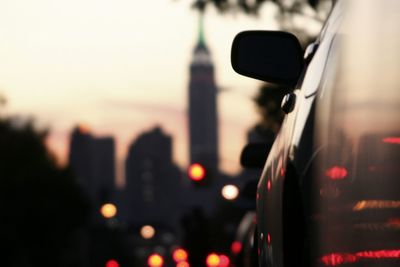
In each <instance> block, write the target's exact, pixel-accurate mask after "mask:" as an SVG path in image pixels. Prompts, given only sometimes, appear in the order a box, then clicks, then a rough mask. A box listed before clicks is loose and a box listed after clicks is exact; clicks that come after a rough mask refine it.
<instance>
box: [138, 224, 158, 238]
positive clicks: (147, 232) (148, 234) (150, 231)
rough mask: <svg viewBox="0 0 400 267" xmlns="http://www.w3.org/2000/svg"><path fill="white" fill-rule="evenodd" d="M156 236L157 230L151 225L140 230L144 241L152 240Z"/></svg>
mask: <svg viewBox="0 0 400 267" xmlns="http://www.w3.org/2000/svg"><path fill="white" fill-rule="evenodd" d="M155 234H156V230H155V229H154V227H153V226H151V225H145V226H143V227H142V228H141V229H140V235H141V236H142V237H143V238H144V239H151V238H153V237H154V235H155Z"/></svg>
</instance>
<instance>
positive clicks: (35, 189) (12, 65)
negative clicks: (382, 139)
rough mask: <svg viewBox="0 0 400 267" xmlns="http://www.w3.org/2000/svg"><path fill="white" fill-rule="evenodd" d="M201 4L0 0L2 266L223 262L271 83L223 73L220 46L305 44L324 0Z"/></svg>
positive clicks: (266, 117) (251, 189) (265, 128)
mask: <svg viewBox="0 0 400 267" xmlns="http://www.w3.org/2000/svg"><path fill="white" fill-rule="evenodd" d="M209 2H210V3H211V2H214V5H212V4H210V5H206V4H207V3H208V2H207V1H197V2H195V3H193V2H191V1H184V0H181V1H172V0H158V1H138V0H118V1H105V0H97V1H94V0H80V1H77V0H70V1H61V0H59V1H50V0H38V1H29V0H13V1H11V0H6V1H2V2H1V3H0V36H1V37H0V96H1V101H0V158H1V160H0V183H1V185H0V207H1V217H0V218H1V222H0V240H1V250H2V251H3V252H2V254H3V255H5V258H3V259H2V264H1V265H2V266H22V267H25V266H27V267H28V266H106V267H118V266H150V267H161V266H179V267H188V266H207V265H208V266H210V267H213V266H215V267H217V266H221V267H228V266H233V265H234V263H233V262H232V257H233V256H232V255H234V254H235V253H236V254H238V253H239V252H240V250H241V248H242V245H243V244H241V243H240V241H237V240H236V239H235V238H236V236H237V229H238V226H239V223H240V222H241V220H242V218H243V217H244V216H245V217H246V214H249V212H251V211H253V210H254V208H255V186H256V184H257V178H258V175H259V171H260V170H244V169H242V168H241V167H240V164H239V156H240V152H241V150H242V148H243V147H244V146H245V145H246V144H247V143H257V142H270V141H271V140H273V138H274V136H275V134H276V133H277V131H278V130H279V125H280V122H281V120H282V114H281V111H280V99H281V97H282V96H283V94H284V91H285V90H281V89H282V88H280V89H279V90H277V88H275V87H274V86H273V85H268V84H267V85H266V84H261V83H259V82H256V81H254V80H250V79H246V78H243V77H240V76H239V75H237V74H235V73H234V72H233V70H232V68H231V65H230V47H231V43H232V40H233V38H234V36H235V35H236V34H237V33H238V32H240V31H242V30H248V29H262V30H266V29H269V30H274V29H275V30H276V29H282V28H283V29H289V30H291V31H294V32H296V33H297V34H298V35H299V37H300V38H302V41H303V42H304V45H305V44H306V43H307V42H308V41H310V40H311V39H312V38H313V37H314V36H315V35H316V34H317V33H318V31H319V29H320V27H321V21H322V20H323V18H324V16H326V13H327V11H328V10H329V8H328V6H327V4H326V3H327V2H330V1H321V3H318V4H317V1H289V2H293V3H292V4H288V8H286V9H285V8H283V7H282V6H281V5H280V4H277V3H275V2H276V1H249V3H250V4H249V5H247V6H246V5H243V4H240V2H241V1H238V2H239V4H232V7H231V6H229V5H228V3H233V2H234V1H209ZM253 2H254V3H253ZM264 2H265V3H264ZM277 2H278V3H279V1H277ZM282 2H284V1H282ZM221 3H222V4H221ZM242 3H247V1H244V2H243V1H242ZM251 3H253V4H251ZM261 3H263V5H261ZM296 3H297V5H296ZM289 7H290V8H289ZM247 216H250V219H251V218H253V217H252V216H251V213H250V215H247Z"/></svg>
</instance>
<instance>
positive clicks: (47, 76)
mask: <svg viewBox="0 0 400 267" xmlns="http://www.w3.org/2000/svg"><path fill="white" fill-rule="evenodd" d="M143 9H146V10H152V12H153V13H152V15H151V16H149V15H145V13H144V12H141V10H143ZM273 13H274V10H271V8H270V6H269V5H266V6H265V7H263V9H262V10H261V12H260V14H261V15H260V18H249V17H246V16H245V15H242V14H238V15H237V16H236V17H233V16H226V17H222V16H220V15H218V14H217V13H216V11H215V10H214V9H209V10H208V12H207V16H206V21H205V24H206V27H205V28H206V36H207V40H208V43H209V46H210V47H211V49H212V51H213V57H214V62H215V66H216V77H217V79H218V81H219V84H218V86H220V87H221V88H222V89H224V92H223V93H220V95H219V100H218V106H219V114H220V125H219V128H220V131H219V132H220V133H219V135H220V136H222V135H224V139H223V140H221V145H220V151H221V152H220V155H221V167H222V169H223V170H224V171H228V172H230V173H233V172H236V171H237V170H238V166H239V164H238V160H237V157H238V155H239V153H240V150H241V147H242V146H243V144H244V142H245V135H246V134H245V133H246V130H247V129H248V128H249V127H251V126H252V125H253V124H254V122H255V121H256V119H257V115H256V112H255V107H254V104H253V102H252V100H251V98H252V96H253V95H254V94H255V92H256V90H257V88H258V85H259V83H258V82H256V81H252V80H250V79H247V78H243V77H240V76H239V75H237V74H235V73H234V72H233V70H232V69H231V67H230V62H229V52H230V45H231V41H232V39H233V37H234V35H235V34H236V33H237V32H239V31H241V30H245V29H255V28H258V29H260V28H266V27H268V26H270V27H271V29H272V28H276V24H275V22H274V20H273V18H272V14H273ZM197 22H198V21H197V16H196V13H195V12H194V11H190V8H189V5H187V4H185V3H175V2H169V1H159V2H153V1H152V2H150V1H148V2H141V4H138V3H137V2H135V1H127V0H121V1H119V2H116V3H111V2H106V1H93V0H85V1H77V0H73V1H67V2H60V3H57V5H56V4H54V3H52V2H51V1H48V0H39V1H35V3H32V2H31V1H27V0H19V1H2V3H0V35H1V36H2V38H4V39H2V42H0V59H1V60H0V93H1V94H3V95H5V97H6V98H7V99H8V103H7V106H6V107H5V108H3V112H4V113H6V114H21V115H26V116H33V117H34V118H35V119H36V122H37V124H38V125H39V126H42V127H49V128H50V130H51V132H50V136H49V139H48V144H49V146H50V148H51V149H52V150H53V151H54V152H55V154H56V155H57V157H58V159H59V161H60V162H61V163H65V162H66V159H67V154H68V135H69V132H70V130H71V129H72V128H73V126H74V125H76V124H78V123H83V124H86V125H88V126H89V127H90V128H91V129H92V132H93V134H95V135H97V136H103V135H104V136H105V135H112V136H114V138H115V140H116V148H117V152H116V153H117V157H118V160H119V163H118V164H119V166H121V164H122V159H123V158H124V157H125V156H126V154H127V147H128V144H129V143H130V142H131V141H132V139H134V138H135V137H136V136H138V134H139V133H140V132H142V131H143V130H146V129H150V128H152V127H153V126H155V125H161V126H162V127H163V128H164V129H165V130H166V132H168V133H169V134H171V135H172V136H173V137H174V140H176V141H175V144H174V146H175V147H174V151H175V152H174V153H175V154H174V155H173V157H174V159H175V160H176V162H177V163H178V164H179V166H180V167H181V168H183V167H185V166H187V164H188V158H189V157H188V149H187V143H188V136H187V118H186V117H185V114H186V112H187V105H186V90H187V86H188V82H189V81H188V70H187V66H188V63H189V62H190V52H191V51H192V47H193V45H194V40H195V39H196V38H195V36H196V35H197V32H196V29H197ZM161 29H162V30H161ZM164 43H168V45H167V46H166V45H163V44H164ZM171 44H173V45H171ZM166 49H167V50H166ZM21 77H23V79H21ZM226 89H228V91H227V90H226ZM119 182H121V181H119Z"/></svg>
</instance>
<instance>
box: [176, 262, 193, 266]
mask: <svg viewBox="0 0 400 267" xmlns="http://www.w3.org/2000/svg"><path fill="white" fill-rule="evenodd" d="M176 267H190V265H189V263H188V262H187V261H181V262H178V263H177V264H176Z"/></svg>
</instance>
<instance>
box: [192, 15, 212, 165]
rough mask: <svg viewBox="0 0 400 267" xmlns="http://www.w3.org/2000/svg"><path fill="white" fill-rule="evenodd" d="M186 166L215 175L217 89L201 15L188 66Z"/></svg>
mask: <svg viewBox="0 0 400 267" xmlns="http://www.w3.org/2000/svg"><path fill="white" fill-rule="evenodd" d="M189 138H190V143H189V149H190V163H200V164H202V165H204V166H205V167H206V168H208V169H210V170H212V171H214V172H217V171H218V126H217V86H216V85H215V80H214V66H213V63H212V61H211V55H210V52H209V50H208V48H207V45H206V43H205V39H204V26H203V14H200V23H199V37H198V41H197V44H196V47H195V49H194V52H193V59H192V62H191V65H190V82H189Z"/></svg>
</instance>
